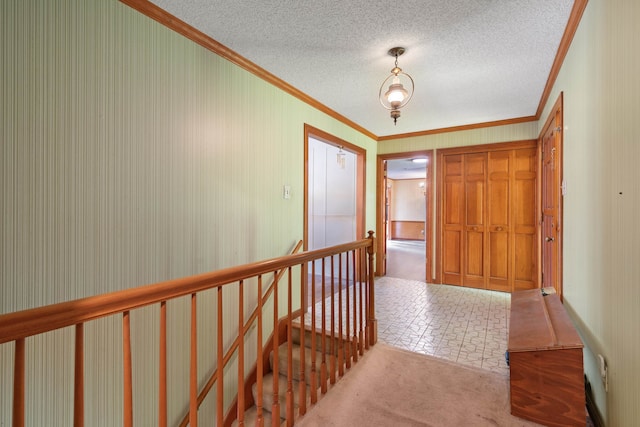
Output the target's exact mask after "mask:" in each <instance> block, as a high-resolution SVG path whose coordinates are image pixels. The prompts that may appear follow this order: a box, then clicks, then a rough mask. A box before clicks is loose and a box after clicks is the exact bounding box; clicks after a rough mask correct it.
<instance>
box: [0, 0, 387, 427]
mask: <svg viewBox="0 0 640 427" xmlns="http://www.w3.org/2000/svg"><path fill="white" fill-rule="evenodd" d="M0 62H1V65H2V74H1V76H2V78H1V81H0V91H1V97H0V99H1V100H0V102H1V104H0V105H1V108H0V109H1V114H0V139H1V141H2V144H1V146H0V191H1V192H2V198H1V199H0V216H1V217H2V225H1V228H0V281H1V282H0V283H1V286H0V313H8V312H12V311H16V310H22V309H27V308H32V307H36V306H40V305H45V304H51V303H56V302H60V301H66V300H72V299H75V298H81V297H85V296H90V295H96V294H101V293H105V292H110V291H115V290H120V289H126V288H130V287H134V286H139V285H145V284H149V283H154V282H158V281H163V280H168V279H172V278H178V277H184V276H189V275H193V274H197V273H203V272H207V271H212V270H216V269H219V268H223V267H228V266H232V265H239V264H243V263H247V262H252V261H257V260H261V259H265V258H271V257H275V256H280V255H284V254H286V253H288V252H289V251H290V250H291V249H292V247H293V245H294V244H295V243H296V242H297V241H298V240H300V239H302V238H303V235H302V234H303V197H302V196H303V173H304V158H303V154H304V153H303V149H304V143H303V138H304V124H305V123H308V124H310V125H312V126H314V127H316V128H319V129H322V130H323V131H325V132H328V133H331V134H333V135H336V136H337V137H338V138H341V139H343V140H346V141H349V142H350V143H352V144H355V145H358V146H361V147H364V148H365V149H367V150H368V151H369V158H375V152H376V144H375V141H373V140H372V139H370V138H369V137H367V136H364V135H362V134H360V133H358V132H356V131H355V130H353V129H351V128H349V127H348V126H346V125H344V124H342V123H340V122H338V121H336V120H335V119H333V118H330V117H329V116H327V115H325V114H324V113H321V112H319V111H317V110H315V109H313V108H311V107H310V106H308V105H306V104H304V103H302V102H301V101H299V100H297V99H296V98H294V97H292V96H290V95H288V94H286V93H284V92H282V91H280V90H278V89H276V88H275V87H273V86H271V85H269V84H267V83H265V82H264V81H262V80H261V79H259V78H258V77H256V76H254V75H251V74H249V73H247V72H245V71H243V70H240V69H239V68H238V67H236V66H234V65H232V64H231V63H230V62H228V61H226V60H223V59H221V58H220V57H218V56H217V55H215V54H213V53H211V52H210V51H208V50H206V49H204V48H202V47H200V46H198V45H196V44H194V43H193V42H191V41H190V40H188V39H186V38H184V37H182V36H180V35H178V34H176V33H175V32H173V31H171V30H169V29H167V28H165V27H163V26H162V25H160V24H158V23H156V22H155V21H152V20H151V19H149V18H147V17H146V16H144V15H142V14H140V13H138V12H137V11H135V10H133V9H131V8H129V7H128V6H126V5H123V4H122V3H120V2H118V1H116V0H108V1H107V0H7V1H2V2H0ZM366 181H367V183H368V187H367V193H368V195H369V197H368V201H367V219H366V226H367V229H373V228H374V227H375V164H373V165H372V166H371V165H370V166H368V168H367V180H366ZM283 185H290V186H291V189H292V197H291V199H288V200H285V199H283V198H282V187H283ZM363 237H364V236H363ZM248 288H249V287H248ZM245 293H246V296H245V298H246V304H245V305H246V306H247V312H248V311H249V308H248V306H250V305H251V303H252V302H254V301H255V299H256V293H255V290H253V291H252V290H251V289H247V290H246V291H245ZM215 298H216V297H215V296H214V295H206V294H205V295H203V296H201V297H200V298H199V301H198V307H199V310H198V316H199V318H201V322H202V324H205V325H211V326H214V325H215V318H216V317H215V315H216V309H215V301H216V299H215ZM297 300H298V299H296V301H297ZM225 301H228V303H227V304H228V305H225V312H224V325H225V331H226V332H225V340H226V342H227V344H228V343H229V340H230V339H232V334H233V336H235V331H237V318H238V314H237V313H236V311H237V309H234V308H236V307H237V290H234V289H229V290H228V291H225ZM188 307H189V303H188V301H185V300H180V301H173V302H171V303H169V306H168V308H169V313H168V316H169V319H170V331H169V340H170V341H169V348H170V354H169V361H170V368H169V371H170V372H169V390H170V395H169V406H170V407H169V421H170V423H171V424H175V422H177V421H178V418H179V417H180V416H181V415H182V414H183V413H184V412H185V409H186V401H187V400H186V399H187V397H188V390H187V387H188V371H187V370H186V369H188V364H185V362H186V361H188V356H189V354H188V351H187V349H188V333H187V331H188V319H189V314H188ZM157 319H158V309H157V307H150V308H148V309H144V310H142V311H141V312H136V313H134V314H133V315H132V338H133V341H134V343H133V346H134V348H133V351H134V360H133V363H134V417H135V423H136V425H152V424H156V423H157V421H156V419H157V409H155V401H156V397H155V390H157V375H156V372H157V363H158V362H157V355H156V354H155V353H156V351H155V349H156V348H157V347H158V342H157V341H158V339H157V329H158V323H157ZM121 330H122V326H121V322H120V319H118V318H115V319H103V320H99V321H95V322H91V323H90V324H88V325H87V326H86V333H85V335H86V356H85V359H86V360H85V363H86V367H85V369H86V372H87V378H86V397H85V399H86V403H87V413H86V425H91V426H114V425H119V424H121V422H122V421H121V418H122V417H121V415H120V414H121V408H122V391H121V390H122V388H121V387H122V374H121V372H122V360H121V359H122V356H121V345H122V344H121V338H120V337H121ZM268 332H269V331H268V330H267V331H265V336H267V335H268ZM199 336H200V343H199V355H198V358H199V362H200V366H201V372H199V373H200V377H201V380H204V378H205V377H206V376H207V375H208V374H209V373H210V372H211V371H212V369H213V367H214V365H215V349H216V346H215V341H214V336H213V334H211V333H210V332H209V331H208V330H207V329H206V328H200V329H199ZM97 337H100V338H97ZM72 344H73V331H67V330H64V331H60V332H56V333H53V334H48V335H47V336H43V337H37V338H33V339H29V340H28V341H27V365H28V367H29V368H30V369H29V372H32V373H33V374H31V373H30V374H29V376H28V378H27V401H28V402H31V403H28V408H27V424H28V425H70V424H71V423H72V422H71V421H70V420H71V419H72V418H71V417H72V400H71V395H72V390H73V388H72V385H73V381H72V378H73V376H72V372H73V366H72V364H71V363H72V360H71V359H70V356H72V354H73V351H72V349H73V347H72ZM252 351H253V352H254V353H253V354H252ZM247 352H248V354H247V360H255V350H252V349H251V348H248V349H247ZM12 359H13V344H6V345H1V346H0V378H2V381H0V425H10V420H11V406H10V405H11V399H10V396H11V395H12V390H11V384H12V381H10V379H11V378H12V377H13V373H12V369H13V362H12ZM251 363H253V362H251ZM248 366H250V365H248ZM150 390H151V391H152V392H149V391H150ZM226 392H227V396H228V397H227V400H226V403H227V404H228V403H230V399H231V398H230V396H232V395H233V394H235V378H233V377H231V376H230V377H229V378H228V379H227V382H226ZM211 399H212V400H214V399H215V393H213V394H212V395H211ZM214 401H215V400H214ZM214 410H215V408H213V406H212V405H210V404H208V403H207V404H205V406H204V407H203V409H202V410H201V416H203V417H211V416H212V414H213V413H214V412H213V411H214ZM210 419H213V418H210Z"/></svg>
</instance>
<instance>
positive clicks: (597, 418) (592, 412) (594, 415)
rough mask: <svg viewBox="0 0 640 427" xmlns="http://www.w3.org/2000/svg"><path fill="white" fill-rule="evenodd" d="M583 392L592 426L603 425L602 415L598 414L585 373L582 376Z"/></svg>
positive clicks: (601, 426)
mask: <svg viewBox="0 0 640 427" xmlns="http://www.w3.org/2000/svg"><path fill="white" fill-rule="evenodd" d="M584 394H585V397H586V398H587V411H588V412H589V417H591V422H593V425H594V427H605V423H604V420H603V419H602V415H600V411H599V410H598V407H597V406H596V401H595V400H594V399H593V392H592V391H591V383H590V382H589V380H588V379H587V376H586V375H585V377H584Z"/></svg>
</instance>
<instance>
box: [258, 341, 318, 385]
mask: <svg viewBox="0 0 640 427" xmlns="http://www.w3.org/2000/svg"><path fill="white" fill-rule="evenodd" d="M304 353H305V355H304V356H305V359H306V360H305V372H304V378H305V382H306V383H307V384H309V383H310V382H311V350H309V349H308V348H305V351H304ZM292 357H293V379H294V380H296V381H299V380H300V346H298V345H297V344H295V345H293V351H292ZM287 358H288V348H287V343H283V344H281V345H280V347H278V374H280V375H283V376H285V377H286V375H287ZM328 359H329V358H328V357H326V363H327V364H328V363H329V360H328ZM269 363H271V366H273V353H271V354H270V355H269ZM321 364H322V353H321V352H319V351H316V384H319V383H320V366H321Z"/></svg>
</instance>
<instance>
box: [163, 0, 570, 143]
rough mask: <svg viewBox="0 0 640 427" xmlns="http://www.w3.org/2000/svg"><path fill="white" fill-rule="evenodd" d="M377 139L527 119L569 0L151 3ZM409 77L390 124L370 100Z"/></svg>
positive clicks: (543, 80) (183, 0)
mask: <svg viewBox="0 0 640 427" xmlns="http://www.w3.org/2000/svg"><path fill="white" fill-rule="evenodd" d="M152 2H153V3H155V4H156V5H158V6H159V7H161V8H163V9H164V10H166V11H167V12H169V13H170V14H172V15H174V16H176V17H177V18H179V19H181V20H183V21H185V22H186V23H188V24H190V25H191V26H193V27H195V28H196V29H198V30H200V31H201V32H203V33H205V34H207V35H208V36H210V37H211V38H213V39H214V40H216V41H218V42H220V43H221V44H223V45H225V46H226V47H228V48H230V49H231V50H233V51H235V52H236V53H238V54H239V55H241V56H243V57H245V58H247V59H248V60H250V61H251V62H253V63H255V64H256V65H258V66H260V67H262V68H264V69H265V70H267V71H269V72H270V73H272V74H274V75H275V76H277V77H279V78H281V79H282V80H284V81H286V82H287V83H289V84H291V85H292V86H293V87H295V88H296V89H298V90H300V91H301V92H303V93H305V94H307V95H309V96H311V97H312V98H314V99H316V100H317V101H319V102H320V103H322V104H324V105H325V106H327V107H329V108H330V109H332V110H334V111H336V112H337V113H339V114H341V115H343V116H345V117H346V118H347V119H349V120H351V121H353V122H355V123H356V124H357V125H359V126H361V127H363V128H364V129H366V130H367V131H369V132H371V133H373V134H375V135H377V136H388V135H395V134H404V133H410V132H421V131H428V130H432V129H440V128H445V127H451V126H462V125H469V124H476V123H484V122H490V121H495V120H506V119H512V118H520V117H527V116H534V115H535V114H536V110H537V108H538V104H539V102H540V99H541V96H542V93H543V90H544V87H545V84H546V82H547V79H548V77H549V73H550V70H551V66H552V64H553V61H554V59H555V56H556V52H557V50H558V46H559V44H560V41H561V39H562V35H563V33H564V30H565V27H566V25H567V21H568V18H569V15H570V12H571V8H572V5H573V0H448V1H442V0H441V1H434V0H422V1H419V0H405V1H402V0H397V1H395V2H382V1H376V0H349V1H344V0H343V1H330V0H315V1H299V0H297V1H296V0H280V1H268V0H265V1H241V0H153V1H152ZM394 46H403V47H405V48H406V53H405V54H404V55H403V56H401V57H400V59H399V66H400V67H401V68H402V69H403V70H404V71H405V72H406V73H408V74H410V75H411V76H412V77H413V79H414V80H415V85H416V89H415V94H414V96H413V99H412V100H411V102H409V104H407V106H405V107H404V108H403V110H402V116H401V117H400V119H398V123H397V125H396V126H394V125H393V120H392V119H391V118H390V117H389V111H388V110H385V109H384V108H383V107H382V106H381V105H380V102H379V101H378V90H379V88H380V84H381V83H382V81H383V80H384V79H385V78H386V77H387V75H389V73H390V70H391V68H393V58H392V57H390V56H388V55H387V51H388V50H389V49H390V48H391V47H394Z"/></svg>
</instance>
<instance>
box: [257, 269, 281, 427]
mask: <svg viewBox="0 0 640 427" xmlns="http://www.w3.org/2000/svg"><path fill="white" fill-rule="evenodd" d="M257 313H258V331H257V334H258V342H257V349H258V360H257V361H256V372H257V374H256V376H257V380H256V387H257V390H258V399H257V401H256V402H255V403H256V409H257V411H258V417H257V419H256V425H257V426H258V427H263V426H264V416H263V413H262V388H263V384H262V377H263V375H264V374H263V348H262V347H263V346H262V275H259V276H258V311H257ZM274 335H276V334H274ZM274 378H275V377H274Z"/></svg>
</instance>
